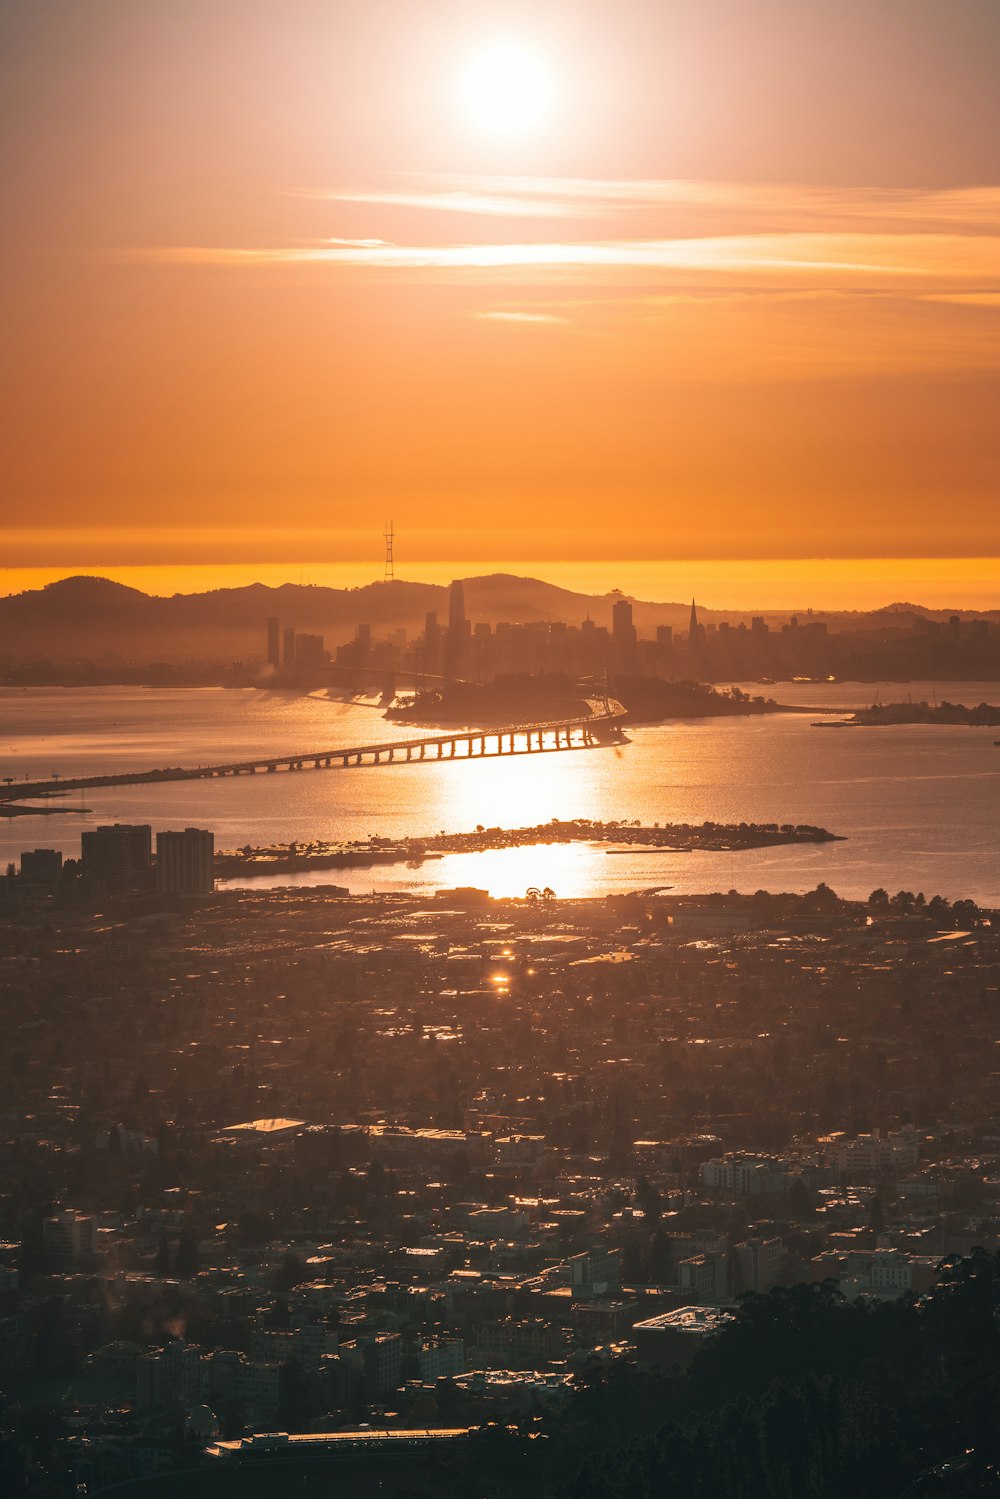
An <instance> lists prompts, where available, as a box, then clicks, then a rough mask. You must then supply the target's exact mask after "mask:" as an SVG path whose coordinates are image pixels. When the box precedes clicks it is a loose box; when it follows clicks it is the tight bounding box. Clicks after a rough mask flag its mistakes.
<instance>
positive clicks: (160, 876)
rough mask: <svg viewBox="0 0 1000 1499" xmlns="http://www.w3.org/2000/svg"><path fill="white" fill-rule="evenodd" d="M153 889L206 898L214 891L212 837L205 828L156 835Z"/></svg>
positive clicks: (165, 892) (213, 841) (213, 845)
mask: <svg viewBox="0 0 1000 1499" xmlns="http://www.w3.org/2000/svg"><path fill="white" fill-rule="evenodd" d="M156 888H157V890H159V891H161V892H163V893H164V894H172V895H210V894H211V892H212V891H213V890H214V889H215V834H214V833H212V832H209V831H208V830H207V829H206V828H185V829H184V831H183V832H182V833H157V835H156Z"/></svg>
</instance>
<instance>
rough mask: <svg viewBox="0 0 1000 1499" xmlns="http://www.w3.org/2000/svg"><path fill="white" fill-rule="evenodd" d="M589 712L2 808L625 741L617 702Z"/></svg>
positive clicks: (116, 782) (134, 774) (81, 779)
mask: <svg viewBox="0 0 1000 1499" xmlns="http://www.w3.org/2000/svg"><path fill="white" fill-rule="evenodd" d="M588 708H589V709H590V711H589V712H588V713H583V714H580V715H579V716H578V717H575V718H560V719H553V720H550V721H548V722H545V723H527V724H506V725H504V726H503V727H498V728H479V729H457V730H455V731H453V732H452V733H448V734H435V735H433V736H431V737H430V738H427V737H422V738H419V739H391V740H389V741H387V742H386V743H384V744H356V745H351V746H348V747H346V748H345V747H338V748H336V749H321V750H308V751H305V752H303V751H296V752H295V753H293V754H290V755H272V756H264V757H262V758H261V759H257V760H237V761H232V762H230V763H228V764H224V765H197V766H188V767H184V766H179V765H172V766H164V767H162V768H160V769H157V770H135V771H123V772H122V773H120V774H118V775H105V776H65V777H63V776H53V777H52V778H51V779H50V780H47V781H18V782H14V781H12V780H8V781H6V782H5V783H4V784H3V785H2V786H0V803H2V802H22V801H28V800H33V799H34V798H36V797H47V796H58V795H60V794H62V793H65V792H68V791H92V790H99V789H101V788H104V787H109V786H143V785H153V784H156V785H159V784H161V783H162V782H165V781H208V780H215V779H219V780H221V779H224V778H225V777H228V776H247V775H258V774H273V773H275V772H277V771H300V770H347V769H349V768H356V767H358V766H376V765H394V764H395V765H399V764H407V765H409V764H414V763H416V764H421V763H426V764H437V763H439V762H441V761H446V762H452V761H460V760H483V759H493V758H496V756H498V755H525V754H527V755H533V754H534V755H537V754H542V753H546V752H552V751H555V750H562V751H566V750H579V749H594V748H597V747H599V746H601V745H609V744H614V743H619V742H620V741H621V739H622V727H621V720H622V719H623V718H624V716H625V709H624V708H623V707H622V705H621V703H619V702H616V701H614V699H599V700H597V699H594V700H590V699H588Z"/></svg>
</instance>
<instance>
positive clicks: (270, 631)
mask: <svg viewBox="0 0 1000 1499" xmlns="http://www.w3.org/2000/svg"><path fill="white" fill-rule="evenodd" d="M267 664H268V666H273V667H274V669H275V671H277V670H278V667H279V666H280V665H281V626H280V624H279V623H278V619H277V616H276V615H274V614H272V615H271V616H270V618H269V619H268V621H267Z"/></svg>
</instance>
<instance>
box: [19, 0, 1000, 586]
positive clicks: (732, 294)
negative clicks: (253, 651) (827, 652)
mask: <svg viewBox="0 0 1000 1499" xmlns="http://www.w3.org/2000/svg"><path fill="white" fill-rule="evenodd" d="M497 41H502V42H506V43H509V44H511V45H512V46H514V47H516V48H518V49H520V54H521V55H523V56H524V57H526V58H527V59H528V61H529V63H530V65H531V67H532V68H535V69H536V70H537V77H538V78H540V79H541V84H540V87H541V88H542V91H543V94H544V95H545V97H544V98H543V99H542V104H543V105H544V107H541V106H540V108H541V117H540V118H539V119H538V120H537V122H536V123H535V124H534V125H530V126H527V127H526V128H524V129H523V130H521V131H520V132H514V133H512V134H507V133H504V131H503V130H498V131H494V130H491V129H490V128H489V125H488V123H487V124H486V125H484V124H483V122H482V121H481V120H479V119H477V118H476V116H475V112H474V110H473V109H471V108H470V101H469V99H468V98H467V97H465V98H463V96H462V92H461V82H462V79H463V77H464V76H465V73H464V70H465V69H466V68H467V67H468V65H469V62H470V59H472V60H474V59H477V58H480V57H481V56H483V55H484V53H485V55H486V56H487V57H490V56H492V55H493V54H492V53H491V52H490V51H489V49H490V48H491V46H492V45H493V44H494V43H495V42H497ZM0 58H2V68H3V75H4V76H3V78H2V87H0V134H2V151H3V161H2V170H3V177H4V181H5V184H6V195H5V218H6V228H5V234H4V252H3V253H4V257H5V261H6V264H5V266H4V268H3V270H4V275H3V285H4V291H3V297H4V305H3V308H2V315H3V326H4V330H5V346H6V348H5V352H6V354H7V361H6V363H7V367H8V371H9V373H10V380H9V383H8V385H7V390H6V393H5V396H4V401H3V407H2V409H3V422H4V426H5V429H6V430H5V433H4V440H3V458H2V463H3V469H4V473H3V492H4V495H5V498H6V504H5V512H4V513H5V525H6V526H7V527H8V528H9V529H8V531H7V535H6V538H5V546H4V561H5V562H6V564H7V565H8V566H20V565H24V566H29V565H30V566H46V565H49V564H54V565H59V566H62V565H63V564H65V565H66V566H72V565H74V564H75V563H76V562H77V561H80V562H86V563H87V564H88V565H99V564H100V562H101V561H102V560H103V561H106V562H108V563H109V564H110V563H115V564H118V565H123V564H129V563H136V564H138V563H143V564H164V563H170V564H180V563H204V562H211V563H216V562H218V563H230V564H233V563H241V564H243V563H249V564H252V563H254V562H255V561H260V563H261V564H262V565H263V564H265V563H267V564H275V563H284V562H286V561H287V562H288V563H290V564H291V563H296V562H307V563H308V562H315V563H320V562H322V563H335V562H339V561H347V562H353V561H361V560H363V559H366V558H368V557H376V556H377V555H378V552H379V547H380V533H381V529H382V521H383V517H384V516H387V515H390V514H391V515H392V516H393V518H394V520H395V523H396V527H397V530H398V532H399V533H400V538H401V545H400V553H401V555H405V556H406V558H407V559H408V560H410V561H412V560H414V559H416V560H420V559H425V560H430V559H434V560H444V561H447V560H448V559H450V558H456V559H462V560H463V562H466V563H476V562H478V561H480V560H481V561H483V562H484V563H485V562H489V561H492V560H494V559H499V558H503V559H505V560H510V559H513V560H515V561H516V560H518V559H524V560H534V561H545V560H546V559H548V560H561V561H569V562H577V561H578V562H581V563H584V562H585V563H588V564H589V563H593V562H595V561H599V560H601V559H605V558H607V559H622V560H630V559H631V560H642V561H643V562H644V563H652V562H655V561H657V560H658V559H664V560H669V559H676V558H693V559H712V558H724V559H740V560H746V559H753V558H758V557H759V558H786V559H795V558H798V557H804V558H814V557H833V558H852V557H897V558H906V557H921V558H933V557H936V556H942V557H963V558H975V557H992V556H995V555H996V554H998V553H1000V519H998V516H1000V505H998V504H997V490H998V482H997V481H998V472H1000V463H998V455H1000V437H998V435H997V434H998V430H1000V423H998V421H997V411H998V410H1000V378H998V377H1000V89H998V87H997V84H996V79H997V77H998V74H1000V4H997V3H996V0H755V3H753V4H749V3H747V0H677V3H671V0H650V3H636V0H617V3H614V4H611V3H604V0H600V3H599V0H589V3H588V0H572V3H551V4H540V3H534V4H531V5H517V4H503V5H488V4H477V3H476V0H460V3H443V0H357V3H343V0H341V3H338V0H324V3H319V0H281V3H277V0H266V3H265V0H169V3H168V0H72V3H70V0H30V3H27V0H9V3H7V4H4V5H3V6H0ZM531 76H536V75H535V74H533V75H531ZM515 81H516V80H515ZM501 83H503V79H502V78H501ZM501 92H502V91H501ZM472 102H473V103H474V102H475V101H472ZM515 103H516V101H515ZM502 106H503V99H502V98H501V108H502ZM496 123H498V124H499V125H501V126H502V125H505V124H509V123H511V121H509V120H504V119H502V118H501V119H500V120H499V121H498V122H496ZM410 570H411V571H412V570H413V568H412V567H411V569H410ZM984 576H985V574H984Z"/></svg>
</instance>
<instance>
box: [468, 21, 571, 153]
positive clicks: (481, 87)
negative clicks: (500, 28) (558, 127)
mask: <svg viewBox="0 0 1000 1499" xmlns="http://www.w3.org/2000/svg"><path fill="white" fill-rule="evenodd" d="M459 86H460V93H461V99H462V103H463V106H464V108H465V110H466V112H467V114H468V115H469V116H470V117H471V118H472V119H473V120H474V121H475V122H476V124H477V125H479V126H480V127H481V129H483V130H487V131H489V132H490V133H491V134H493V135H520V134H521V133H523V132H524V131H527V130H530V129H531V128H532V127H533V126H535V125H537V124H539V122H540V121H541V120H542V119H543V118H544V117H545V115H546V114H547V113H548V110H549V106H550V104H551V100H552V84H551V80H550V78H549V74H548V71H547V69H546V67H545V65H544V63H543V62H542V60H541V58H539V57H538V56H536V55H535V54H534V53H533V52H530V51H528V50H527V49H526V48H523V47H518V46H516V45H514V44H512V43H506V42H504V43H499V42H498V43H494V44H493V45H492V46H490V47H485V48H483V50H482V51H480V52H477V53H475V54H474V55H473V56H472V57H470V58H469V60H468V62H467V63H466V64H465V67H464V68H463V69H462V73H461V76H460V79H459Z"/></svg>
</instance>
